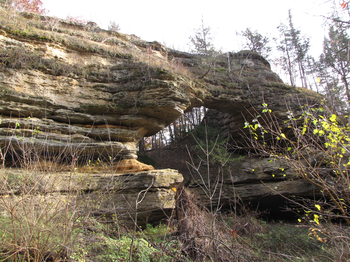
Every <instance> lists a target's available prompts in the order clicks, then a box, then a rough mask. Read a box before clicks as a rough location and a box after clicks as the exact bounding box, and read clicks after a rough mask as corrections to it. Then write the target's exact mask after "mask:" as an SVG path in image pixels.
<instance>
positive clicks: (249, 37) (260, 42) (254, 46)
mask: <svg viewBox="0 0 350 262" xmlns="http://www.w3.org/2000/svg"><path fill="white" fill-rule="evenodd" d="M237 35H240V36H242V37H244V39H245V44H244V48H248V49H249V50H251V51H254V52H257V53H259V54H260V55H262V56H264V57H265V58H267V57H268V56H269V53H270V52H271V50H272V48H271V47H270V46H268V43H269V42H270V39H269V38H268V37H267V36H263V35H262V34H260V33H259V32H258V31H252V30H251V29H250V28H247V29H246V30H245V31H241V32H240V33H237Z"/></svg>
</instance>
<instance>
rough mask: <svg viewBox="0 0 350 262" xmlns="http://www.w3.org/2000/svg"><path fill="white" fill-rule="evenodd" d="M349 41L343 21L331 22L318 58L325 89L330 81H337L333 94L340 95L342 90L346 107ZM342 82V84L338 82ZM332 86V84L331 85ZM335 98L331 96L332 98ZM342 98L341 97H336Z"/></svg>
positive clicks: (347, 98)
mask: <svg viewBox="0 0 350 262" xmlns="http://www.w3.org/2000/svg"><path fill="white" fill-rule="evenodd" d="M349 43H350V36H349V35H348V33H347V28H346V26H345V25H344V24H343V23H340V22H334V21H333V22H332V24H331V25H330V27H329V32H328V38H327V37H326V38H325V39H324V42H323V53H322V54H321V56H320V59H319V68H318V70H319V74H320V78H321V79H322V83H324V86H325V90H327V86H329V85H330V83H337V84H336V85H335V86H336V87H337V88H333V89H336V90H338V89H339V91H337V92H335V93H334V95H336V94H338V96H342V92H341V89H343V90H344V93H345V96H346V100H347V105H348V108H350V86H349V85H350V83H349V76H348V75H349V73H350V69H349ZM340 83H342V86H339V84H340ZM333 86H334V85H333ZM334 99H335V98H332V100H334ZM338 99H340V100H341V99H342V97H338Z"/></svg>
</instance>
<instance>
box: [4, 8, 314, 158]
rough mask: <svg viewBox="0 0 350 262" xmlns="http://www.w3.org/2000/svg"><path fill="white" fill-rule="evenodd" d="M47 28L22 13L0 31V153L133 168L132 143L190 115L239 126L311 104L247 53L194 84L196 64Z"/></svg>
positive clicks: (143, 45)
mask: <svg viewBox="0 0 350 262" xmlns="http://www.w3.org/2000/svg"><path fill="white" fill-rule="evenodd" d="M2 15H3V19H5V18H6V17H5V16H6V14H5V13H4V11H3V14H2ZM52 19H54V18H49V17H43V16H37V15H32V14H22V15H20V16H19V17H18V22H17V24H14V22H11V20H6V22H5V21H4V23H3V24H2V26H1V35H0V47H1V52H0V59H1V62H2V63H1V71H0V85H1V92H0V98H1V104H0V114H1V116H2V121H1V123H0V136H1V140H0V141H1V145H2V146H4V145H5V144H6V143H8V142H9V141H12V142H13V144H18V145H20V144H22V145H23V144H26V143H29V141H33V140H35V144H37V145H49V146H50V147H51V148H52V151H53V152H56V153H57V152H59V151H62V150H65V149H66V148H67V143H68V144H69V146H70V147H71V148H74V149H76V150H79V155H80V156H85V157H92V158H93V157H95V158H96V157H98V156H103V157H105V158H106V157H107V158H108V157H113V158H114V157H116V156H119V157H120V158H123V159H136V158H137V156H136V151H137V143H138V141H139V140H140V139H141V138H142V137H144V136H150V135H153V134H155V133H157V132H158V131H160V130H162V129H163V128H164V127H166V126H167V125H169V124H170V123H172V122H173V121H174V120H176V119H177V118H178V117H179V116H181V115H182V114H183V113H184V112H185V111H186V110H190V109H191V108H193V107H198V106H206V107H207V108H213V109H217V110H219V111H220V112H223V113H227V114H229V115H231V116H233V117H235V118H237V117H238V118H239V120H243V118H242V114H241V112H242V109H246V110H247V112H249V110H250V109H251V108H252V106H254V107H257V108H259V107H261V103H262V101H265V102H266V103H268V104H269V107H270V108H271V109H273V110H274V112H275V113H276V114H280V115H283V114H285V111H286V109H285V103H289V104H290V103H292V104H291V106H292V107H293V106H295V105H297V104H296V103H295V101H296V99H297V98H298V99H299V100H300V99H304V98H305V97H310V98H312V99H314V98H315V95H314V94H312V93H311V92H309V93H308V92H307V91H305V90H302V89H296V88H292V87H289V86H287V85H284V84H283V83H282V81H281V80H280V79H279V77H278V76H277V75H276V74H275V73H273V72H272V71H271V69H270V65H269V63H268V62H267V61H266V60H265V59H264V58H263V57H261V56H260V55H258V54H256V53H254V52H249V51H244V52H240V53H237V54H229V59H228V60H227V57H226V56H223V57H222V58H221V61H219V62H217V67H216V68H215V69H214V71H213V72H210V74H208V75H207V76H206V77H205V78H204V80H200V79H198V77H196V74H197V75H199V74H202V71H203V70H202V71H201V69H199V68H198V67H196V65H197V64H198V63H199V59H200V58H199V57H196V56H193V55H190V54H186V53H183V52H176V51H174V50H170V51H167V50H166V48H165V47H164V46H162V45H160V44H159V43H157V42H153V43H149V42H144V41H141V40H139V39H137V38H135V37H132V36H127V35H122V34H119V33H116V32H108V31H104V30H101V29H99V28H96V27H94V28H90V27H89V26H88V25H87V26H85V25H81V24H77V23H74V22H68V21H63V20H59V21H56V23H55V26H53V25H52V24H53V21H52ZM181 61H183V62H181ZM181 63H182V64H181ZM183 64H185V65H188V66H192V67H185V66H183ZM228 68H229V69H228ZM236 122H239V121H236ZM241 122H242V124H243V121H241ZM242 124H241V125H242ZM241 125H235V127H233V128H231V130H230V132H231V133H236V131H237V129H238V128H239V127H240V126H241ZM33 133H35V135H33ZM19 137H20V138H21V140H20V141H19V139H18V138H19Z"/></svg>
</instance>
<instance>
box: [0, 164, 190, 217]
mask: <svg viewBox="0 0 350 262" xmlns="http://www.w3.org/2000/svg"><path fill="white" fill-rule="evenodd" d="M94 171H95V172H94V173H93V174H91V173H81V172H79V170H74V171H73V172H55V173H52V172H38V171H35V172H33V173H28V172H27V171H26V170H20V169H6V170H0V175H1V177H6V178H7V181H8V183H10V181H13V184H9V185H7V187H6V188H11V189H12V190H11V192H8V191H6V188H5V187H3V188H2V189H1V191H0V195H2V196H3V198H4V201H16V198H17V195H19V194H20V193H21V192H23V191H24V190H25V189H24V188H23V184H21V183H20V182H15V181H16V178H18V177H21V178H26V181H27V184H26V185H25V186H27V187H28V190H27V191H26V192H33V193H34V192H35V194H37V196H35V197H38V198H48V199H51V200H50V201H56V202H59V201H64V200H65V199H66V198H68V197H73V196H74V197H75V196H78V199H81V200H82V201H83V202H86V203H88V205H86V203H85V204H81V207H79V206H78V207H77V208H78V210H79V209H80V208H83V207H84V208H88V209H89V210H90V212H92V213H95V214H115V215H116V216H117V217H118V219H119V220H121V221H123V222H124V223H128V224H130V223H132V219H135V215H136V213H137V219H138V221H139V223H145V222H147V221H148V222H150V221H152V220H159V219H161V218H163V217H164V215H165V214H168V215H169V214H170V213H171V211H172V210H173V209H174V208H175V192H176V190H175V188H176V187H177V186H179V185H180V184H181V183H182V181H183V177H182V175H181V174H179V173H178V172H177V171H176V170H172V169H163V170H152V171H145V172H136V173H125V174H115V173H106V172H102V171H101V170H94ZM32 182H33V183H32ZM17 185H18V186H17ZM19 185H21V186H19ZM29 189H30V190H29ZM38 193H39V194H38ZM27 198H29V197H27ZM70 201H71V200H70ZM79 201H80V200H79ZM136 201H137V202H139V203H138V204H137V208H136ZM76 202H78V200H76ZM78 210H76V211H78ZM1 211H3V210H1ZM1 211H0V212H1ZM80 211H81V212H83V210H80ZM130 217H131V220H130ZM127 221H129V222H127Z"/></svg>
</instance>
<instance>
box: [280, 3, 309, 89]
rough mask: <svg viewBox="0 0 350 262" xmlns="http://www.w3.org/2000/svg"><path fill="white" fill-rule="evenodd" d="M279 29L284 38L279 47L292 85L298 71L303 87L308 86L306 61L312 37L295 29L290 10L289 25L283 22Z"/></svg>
mask: <svg viewBox="0 0 350 262" xmlns="http://www.w3.org/2000/svg"><path fill="white" fill-rule="evenodd" d="M278 29H279V30H280V33H281V36H282V40H281V42H280V45H279V46H278V47H277V49H278V50H280V51H282V53H283V54H284V55H283V57H282V63H284V70H285V71H286V72H287V73H288V74H289V77H290V82H291V85H292V86H295V79H296V73H295V71H298V72H299V78H300V81H301V85H302V87H307V80H306V70H305V63H306V58H307V52H308V51H309V48H310V39H309V38H308V37H306V36H302V35H301V31H300V30H297V29H295V27H294V24H293V21H292V14H291V11H290V10H289V13H288V26H286V25H283V24H282V25H280V26H279V27H278ZM296 68H297V70H296Z"/></svg>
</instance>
